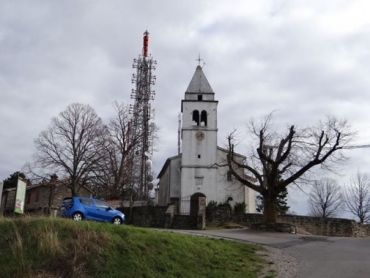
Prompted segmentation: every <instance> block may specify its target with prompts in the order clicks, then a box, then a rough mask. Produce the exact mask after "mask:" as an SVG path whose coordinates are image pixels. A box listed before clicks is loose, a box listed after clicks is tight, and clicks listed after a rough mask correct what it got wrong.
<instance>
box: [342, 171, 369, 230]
mask: <svg viewBox="0 0 370 278" xmlns="http://www.w3.org/2000/svg"><path fill="white" fill-rule="evenodd" d="M344 195H345V201H346V206H347V208H348V211H349V212H350V213H352V214H353V215H354V216H356V217H358V218H359V220H360V223H362V224H363V223H368V222H370V175H369V174H368V173H361V172H357V173H356V174H355V175H352V176H351V178H350V182H349V185H347V186H346V188H345V194H344Z"/></svg>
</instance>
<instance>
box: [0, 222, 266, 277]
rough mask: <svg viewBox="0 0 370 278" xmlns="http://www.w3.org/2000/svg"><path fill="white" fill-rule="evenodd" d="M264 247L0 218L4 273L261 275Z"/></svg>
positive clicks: (117, 228)
mask: <svg viewBox="0 0 370 278" xmlns="http://www.w3.org/2000/svg"><path fill="white" fill-rule="evenodd" d="M259 249H260V247H258V246H255V245H247V244H242V243H237V242H230V241H225V240H219V239H209V238H202V237H194V236H189V235H182V234H175V233H169V232H159V231H155V230H149V229H142V228H135V227H130V226H125V225H122V226H114V225H110V224H104V223H95V222H85V221H84V222H73V221H71V220H68V219H55V218H24V219H5V218H0V277H22V278H23V277H40V278H41V277H257V273H258V272H259V271H260V270H261V269H262V268H263V266H264V265H265V264H266V263H265V262H264V261H263V260H261V259H260V258H259V257H257V256H256V255H255V251H256V250H259Z"/></svg>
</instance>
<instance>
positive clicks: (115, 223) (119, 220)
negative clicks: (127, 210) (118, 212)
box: [112, 217, 122, 225]
mask: <svg viewBox="0 0 370 278" xmlns="http://www.w3.org/2000/svg"><path fill="white" fill-rule="evenodd" d="M112 222H113V224H114V225H121V223H122V220H121V218H119V217H114V218H113V221H112Z"/></svg>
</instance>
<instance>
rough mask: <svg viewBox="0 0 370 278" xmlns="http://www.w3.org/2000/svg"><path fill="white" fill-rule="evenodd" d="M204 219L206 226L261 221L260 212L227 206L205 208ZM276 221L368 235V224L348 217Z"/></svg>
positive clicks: (315, 229) (325, 231) (316, 232)
mask: <svg viewBox="0 0 370 278" xmlns="http://www.w3.org/2000/svg"><path fill="white" fill-rule="evenodd" d="M206 220H207V226H222V225H225V224H227V223H228V222H233V223H236V224H239V225H241V226H244V227H251V225H252V224H253V223H259V222H262V214H258V213H254V214H253V213H251V214H233V213H231V212H230V210H229V209H228V208H222V207H216V208H207V213H206ZM277 222H279V223H289V224H292V225H295V226H296V227H298V228H301V229H304V230H305V231H307V232H309V233H311V234H313V235H324V236H345V237H370V226H369V225H361V224H359V223H357V222H356V221H354V220H349V219H342V218H328V219H322V218H319V217H309V216H298V215H284V216H279V217H278V220H277Z"/></svg>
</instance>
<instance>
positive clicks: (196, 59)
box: [195, 54, 206, 67]
mask: <svg viewBox="0 0 370 278" xmlns="http://www.w3.org/2000/svg"><path fill="white" fill-rule="evenodd" d="M195 61H198V66H200V61H203V66H201V67H204V65H205V64H206V63H204V60H203V59H200V54H199V56H198V59H195Z"/></svg>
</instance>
